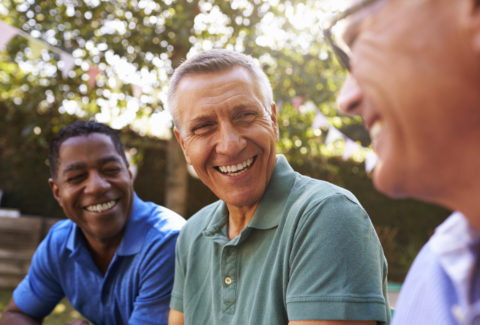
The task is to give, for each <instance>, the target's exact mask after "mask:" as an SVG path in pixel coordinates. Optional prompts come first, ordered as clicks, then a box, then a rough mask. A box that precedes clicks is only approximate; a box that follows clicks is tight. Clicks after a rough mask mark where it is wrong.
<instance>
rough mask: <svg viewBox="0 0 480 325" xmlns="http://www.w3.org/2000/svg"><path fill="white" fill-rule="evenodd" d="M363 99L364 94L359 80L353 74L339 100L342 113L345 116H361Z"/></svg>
mask: <svg viewBox="0 0 480 325" xmlns="http://www.w3.org/2000/svg"><path fill="white" fill-rule="evenodd" d="M362 99H363V94H362V91H361V89H360V87H359V86H358V83H357V80H355V78H354V77H353V76H352V75H351V74H350V75H348V77H347V79H346V80H345V83H344V84H343V86H342V89H341V90H340V94H339V95H338V98H337V105H338V107H339V108H340V111H341V112H343V113H345V114H359V108H360V104H361V102H362Z"/></svg>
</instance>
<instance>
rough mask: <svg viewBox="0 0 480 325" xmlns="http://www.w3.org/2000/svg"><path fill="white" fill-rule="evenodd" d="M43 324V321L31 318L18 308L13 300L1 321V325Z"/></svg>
mask: <svg viewBox="0 0 480 325" xmlns="http://www.w3.org/2000/svg"><path fill="white" fill-rule="evenodd" d="M41 323H42V320H41V319H36V318H33V317H30V316H28V315H27V314H25V313H24V312H23V311H22V310H21V309H20V308H18V306H17V304H16V303H15V301H14V300H13V298H12V299H10V302H9V303H8V306H7V307H6V308H5V310H4V311H3V313H2V318H1V319H0V325H11V324H15V325H39V324H41Z"/></svg>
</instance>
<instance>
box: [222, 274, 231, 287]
mask: <svg viewBox="0 0 480 325" xmlns="http://www.w3.org/2000/svg"><path fill="white" fill-rule="evenodd" d="M224 281H225V284H226V285H227V286H229V285H231V284H232V278H231V277H229V276H226V277H225V280H224Z"/></svg>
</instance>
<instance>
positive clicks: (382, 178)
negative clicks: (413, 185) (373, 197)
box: [373, 162, 408, 199]
mask: <svg viewBox="0 0 480 325" xmlns="http://www.w3.org/2000/svg"><path fill="white" fill-rule="evenodd" d="M384 169H385V166H384V165H383V164H382V163H380V162H379V163H378V164H377V166H376V167H375V170H374V171H373V185H374V186H375V188H376V189H377V190H378V191H379V192H381V193H383V194H385V195H387V196H389V197H391V198H393V199H403V198H405V197H407V196H408V193H407V191H406V190H405V185H404V184H403V182H404V181H405V179H402V176H401V174H400V173H395V172H392V171H390V172H388V171H385V170H384Z"/></svg>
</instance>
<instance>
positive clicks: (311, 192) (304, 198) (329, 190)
mask: <svg viewBox="0 0 480 325" xmlns="http://www.w3.org/2000/svg"><path fill="white" fill-rule="evenodd" d="M290 195H294V196H298V201H300V202H306V203H308V204H314V205H316V204H318V203H320V202H322V201H325V200H328V199H335V198H336V199H341V200H348V201H351V202H353V203H355V204H358V205H360V203H359V201H358V199H357V198H356V197H355V195H353V193H352V192H350V191H349V190H347V189H345V188H343V187H340V186H338V185H335V184H332V183H330V182H327V181H324V180H320V179H316V178H312V177H309V176H306V175H302V174H300V173H296V178H295V185H294V186H293V187H292V190H291V194H290Z"/></svg>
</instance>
